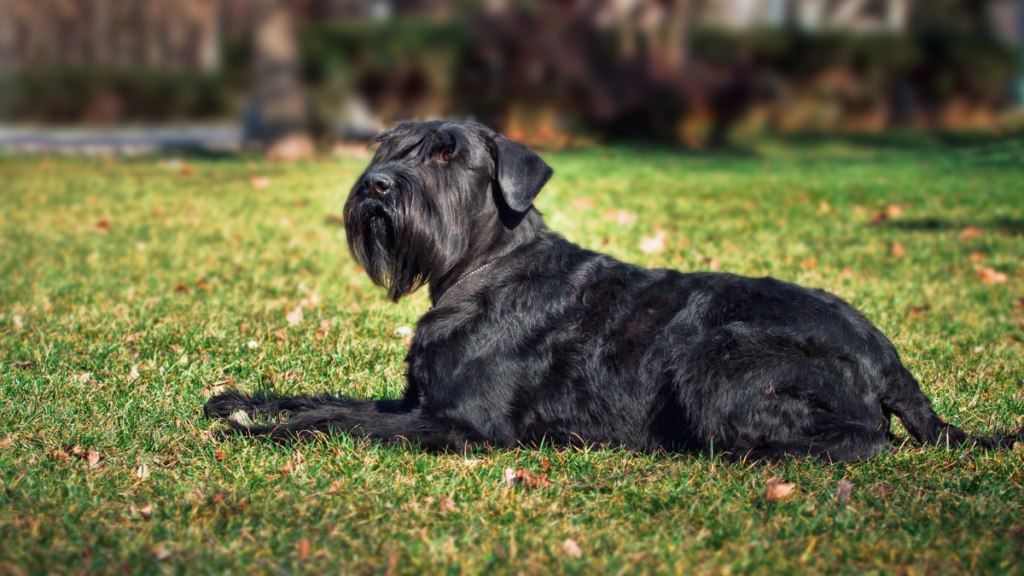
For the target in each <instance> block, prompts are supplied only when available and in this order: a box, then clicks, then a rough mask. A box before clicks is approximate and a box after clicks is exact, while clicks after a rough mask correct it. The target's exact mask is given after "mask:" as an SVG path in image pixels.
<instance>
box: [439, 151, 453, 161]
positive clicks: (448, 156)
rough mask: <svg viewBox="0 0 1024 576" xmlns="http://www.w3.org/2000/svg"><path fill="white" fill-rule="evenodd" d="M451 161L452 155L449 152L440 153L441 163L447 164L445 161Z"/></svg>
mask: <svg viewBox="0 0 1024 576" xmlns="http://www.w3.org/2000/svg"><path fill="white" fill-rule="evenodd" d="M451 159H452V153H451V152H442V153H441V161H442V162H447V161H449V160H451Z"/></svg>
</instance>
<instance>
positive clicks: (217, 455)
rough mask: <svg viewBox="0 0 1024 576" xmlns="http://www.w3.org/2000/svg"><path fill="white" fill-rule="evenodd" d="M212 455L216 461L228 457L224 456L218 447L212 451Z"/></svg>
mask: <svg viewBox="0 0 1024 576" xmlns="http://www.w3.org/2000/svg"><path fill="white" fill-rule="evenodd" d="M213 457H214V458H215V459H217V460H218V461H224V460H227V459H228V457H227V456H225V455H224V453H223V452H221V451H220V449H219V448H218V449H217V450H214V451H213Z"/></svg>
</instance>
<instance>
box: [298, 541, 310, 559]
mask: <svg viewBox="0 0 1024 576" xmlns="http://www.w3.org/2000/svg"><path fill="white" fill-rule="evenodd" d="M307 558H309V538H302V539H300V540H299V560H306V559H307Z"/></svg>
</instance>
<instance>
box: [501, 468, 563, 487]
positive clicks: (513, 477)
mask: <svg viewBox="0 0 1024 576" xmlns="http://www.w3.org/2000/svg"><path fill="white" fill-rule="evenodd" d="M505 484H506V485H507V486H515V485H516V484H522V485H523V486H526V487H527V488H550V487H551V486H554V484H552V482H551V480H550V479H548V476H547V474H534V473H532V472H530V471H528V470H526V469H525V468H520V469H518V470H515V471H512V469H511V468H506V469H505Z"/></svg>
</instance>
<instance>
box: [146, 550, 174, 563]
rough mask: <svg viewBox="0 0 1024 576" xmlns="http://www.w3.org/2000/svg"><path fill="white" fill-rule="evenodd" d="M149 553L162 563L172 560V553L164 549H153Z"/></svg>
mask: <svg viewBox="0 0 1024 576" xmlns="http://www.w3.org/2000/svg"><path fill="white" fill-rule="evenodd" d="M149 553H150V554H152V555H153V556H154V557H155V558H156V559H157V560H159V561H161V562H166V561H168V560H170V559H171V553H170V552H168V551H167V550H164V549H163V548H153V549H152V550H150V551H149Z"/></svg>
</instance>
